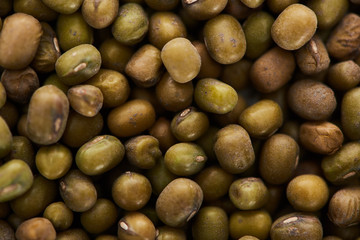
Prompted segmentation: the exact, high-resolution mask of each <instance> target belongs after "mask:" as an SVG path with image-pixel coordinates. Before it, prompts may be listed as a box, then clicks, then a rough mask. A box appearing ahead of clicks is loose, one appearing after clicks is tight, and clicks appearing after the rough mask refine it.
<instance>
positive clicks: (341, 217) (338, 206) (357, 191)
mask: <svg viewBox="0 0 360 240" xmlns="http://www.w3.org/2000/svg"><path fill="white" fill-rule="evenodd" d="M359 208H360V188H359V187H357V186H353V187H345V188H343V189H340V190H338V191H337V192H336V193H335V194H334V195H333V196H332V198H331V199H330V202H329V209H328V216H329V218H330V220H331V221H332V222H333V223H334V224H336V225H337V226H340V227H350V226H353V225H357V224H359V223H360V209H359Z"/></svg>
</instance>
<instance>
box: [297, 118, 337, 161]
mask: <svg viewBox="0 0 360 240" xmlns="http://www.w3.org/2000/svg"><path fill="white" fill-rule="evenodd" d="M299 137H300V142H301V144H302V145H303V146H304V147H305V148H306V149H308V150H310V151H312V152H316V153H320V154H326V155H331V154H333V153H335V152H336V151H337V150H339V149H340V148H341V146H342V143H343V141H344V135H343V133H342V131H341V129H340V128H339V127H337V126H336V125H335V124H333V123H331V122H326V121H324V122H305V123H303V124H301V126H300V132H299Z"/></svg>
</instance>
